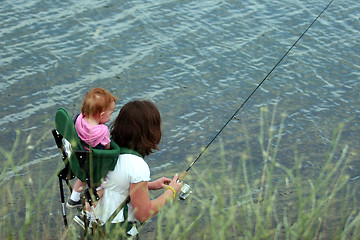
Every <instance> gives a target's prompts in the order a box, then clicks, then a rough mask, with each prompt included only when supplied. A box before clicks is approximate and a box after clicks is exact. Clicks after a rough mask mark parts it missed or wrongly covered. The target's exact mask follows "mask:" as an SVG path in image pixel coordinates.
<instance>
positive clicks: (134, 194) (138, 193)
mask: <svg viewBox="0 0 360 240" xmlns="http://www.w3.org/2000/svg"><path fill="white" fill-rule="evenodd" d="M177 179H178V176H177V175H175V176H174V178H173V180H172V181H171V182H170V186H171V187H172V188H173V189H174V190H175V192H176V193H178V192H179V191H180V189H181V186H182V183H177V182H176V181H177ZM173 195H174V193H173V191H172V190H171V189H170V188H168V189H167V190H166V191H165V192H164V193H163V194H162V195H160V196H159V197H158V198H156V199H154V200H150V196H149V183H148V182H139V183H132V184H131V185H130V199H131V204H132V206H133V208H134V211H135V217H136V219H137V220H139V221H140V222H145V221H146V220H148V219H149V218H150V217H152V216H154V215H155V214H157V213H158V212H159V210H160V209H161V208H162V207H163V206H164V205H165V204H166V203H167V202H168V201H169V200H170V199H173Z"/></svg>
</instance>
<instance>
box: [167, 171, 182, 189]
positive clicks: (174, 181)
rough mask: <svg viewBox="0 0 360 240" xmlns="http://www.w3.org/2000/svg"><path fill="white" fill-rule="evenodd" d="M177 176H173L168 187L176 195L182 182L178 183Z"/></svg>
mask: <svg viewBox="0 0 360 240" xmlns="http://www.w3.org/2000/svg"><path fill="white" fill-rule="evenodd" d="M178 178H179V176H178V175H177V174H175V176H174V178H173V179H172V180H171V182H170V184H169V186H170V187H172V188H173V189H174V190H175V192H176V193H179V192H180V190H181V187H182V185H183V183H182V182H178Z"/></svg>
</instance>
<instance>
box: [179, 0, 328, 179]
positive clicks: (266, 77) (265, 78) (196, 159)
mask: <svg viewBox="0 0 360 240" xmlns="http://www.w3.org/2000/svg"><path fill="white" fill-rule="evenodd" d="M333 1H334V0H331V1H330V2H329V3H328V4H327V5H326V7H325V8H324V9H323V10H322V11H321V12H320V14H319V15H318V16H317V17H316V18H315V19H314V20H313V21H312V23H311V24H310V25H309V26H308V27H307V28H306V29H305V31H304V32H303V33H302V34H301V35H300V36H299V38H298V39H297V40H296V41H295V42H294V43H293V44H292V45H291V47H290V48H289V49H288V50H287V51H286V53H285V54H284V55H283V56H282V57H281V58H280V60H279V61H278V62H277V63H276V64H275V66H274V67H273V68H272V69H271V70H270V71H269V73H268V74H266V76H265V77H264V79H263V80H262V81H261V82H260V83H259V84H258V85H257V86H256V88H255V89H254V90H253V91H252V92H251V94H250V95H249V96H248V97H247V98H246V99H245V101H244V102H243V103H242V104H241V106H240V107H239V108H238V109H237V110H236V111H235V112H234V114H233V115H232V116H231V117H230V118H229V120H227V122H226V123H225V124H224V126H223V127H222V128H221V129H220V130H219V131H218V132H217V134H216V135H215V136H214V137H213V139H211V141H210V142H209V143H208V145H206V147H205V148H204V149H203V150H202V151H201V152H200V154H199V155H198V156H197V158H195V160H194V161H193V162H192V163H191V164H190V166H189V167H188V168H187V169H186V170H185V171H184V172H183V173H182V174H181V175H180V177H179V181H182V180H183V179H184V177H185V175H186V174H187V173H188V171H189V170H190V169H191V168H192V166H193V165H194V164H195V163H196V162H197V161H198V160H199V158H200V157H201V156H202V155H203V153H204V152H205V151H206V150H207V149H208V148H209V147H210V145H211V144H212V143H213V142H214V141H215V139H216V138H217V137H218V136H219V135H220V133H221V132H222V131H223V130H224V129H225V127H226V126H227V125H228V124H229V123H230V122H231V120H232V119H233V118H234V117H235V116H236V114H237V113H238V112H239V111H240V110H241V109H242V107H243V106H244V105H245V104H246V102H247V101H248V100H249V99H250V98H251V97H252V96H253V95H254V93H255V92H256V91H257V90H258V89H259V88H260V87H261V85H262V84H263V83H264V82H265V81H266V80H267V79H268V77H269V76H270V75H271V73H272V72H273V71H274V70H275V69H276V68H277V66H279V64H280V63H281V62H282V60H283V59H284V58H285V57H286V56H287V55H288V54H289V53H290V51H291V50H292V49H293V48H294V47H295V45H296V44H297V43H298V42H299V41H300V39H301V38H302V37H303V36H304V35H305V33H306V32H307V31H308V30H309V29H310V28H311V27H312V25H313V24H314V23H315V22H316V21H317V20H318V19H319V18H320V16H321V15H322V14H323V13H324V12H325V11H326V9H327V8H328V7H329V6H330V5H331V3H332V2H333Z"/></svg>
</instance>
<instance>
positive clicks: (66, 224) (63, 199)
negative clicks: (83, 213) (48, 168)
mask: <svg viewBox="0 0 360 240" xmlns="http://www.w3.org/2000/svg"><path fill="white" fill-rule="evenodd" d="M59 186H60V197H61V205H62V215H63V219H64V225H65V228H67V227H68V222H67V218H66V211H65V197H64V188H63V183H62V179H61V178H60V177H59Z"/></svg>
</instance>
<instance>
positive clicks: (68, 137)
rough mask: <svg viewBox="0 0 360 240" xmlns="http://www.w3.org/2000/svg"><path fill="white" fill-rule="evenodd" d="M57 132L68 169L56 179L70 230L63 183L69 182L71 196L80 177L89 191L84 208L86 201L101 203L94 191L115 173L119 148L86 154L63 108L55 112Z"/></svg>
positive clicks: (83, 198) (94, 150)
mask: <svg viewBox="0 0 360 240" xmlns="http://www.w3.org/2000/svg"><path fill="white" fill-rule="evenodd" d="M55 128H56V129H54V130H52V133H53V136H54V138H55V142H56V145H57V147H58V148H60V149H61V152H62V160H63V162H64V164H65V167H64V168H63V169H62V170H60V171H59V172H58V174H57V176H58V178H59V185H60V197H61V203H62V214H63V219H64V225H65V227H67V226H68V223H67V218H66V211H65V198H64V190H63V182H62V181H65V182H66V184H67V186H68V188H69V190H70V192H72V187H71V184H70V181H69V180H71V179H73V178H75V177H77V178H78V179H80V180H81V181H83V182H86V183H87V186H88V189H87V191H85V193H84V194H83V195H82V203H83V208H84V207H85V202H86V201H87V202H89V203H90V205H92V202H93V201H97V200H99V197H98V196H97V194H96V190H95V189H96V188H97V187H98V186H100V184H101V183H102V182H103V180H104V178H105V176H106V174H107V172H108V171H111V170H114V168H115V165H116V162H117V159H118V156H119V154H120V148H119V146H118V145H117V144H116V143H115V142H114V141H111V143H110V149H109V150H100V149H90V150H85V149H84V148H83V146H82V144H81V140H80V138H79V136H78V135H77V132H76V129H75V124H74V121H73V119H72V118H71V117H70V116H69V114H68V113H67V111H66V110H65V109H64V108H59V109H58V110H57V112H56V115H55ZM84 218H86V216H84ZM84 223H85V227H87V225H86V224H87V221H86V220H85V219H84Z"/></svg>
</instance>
